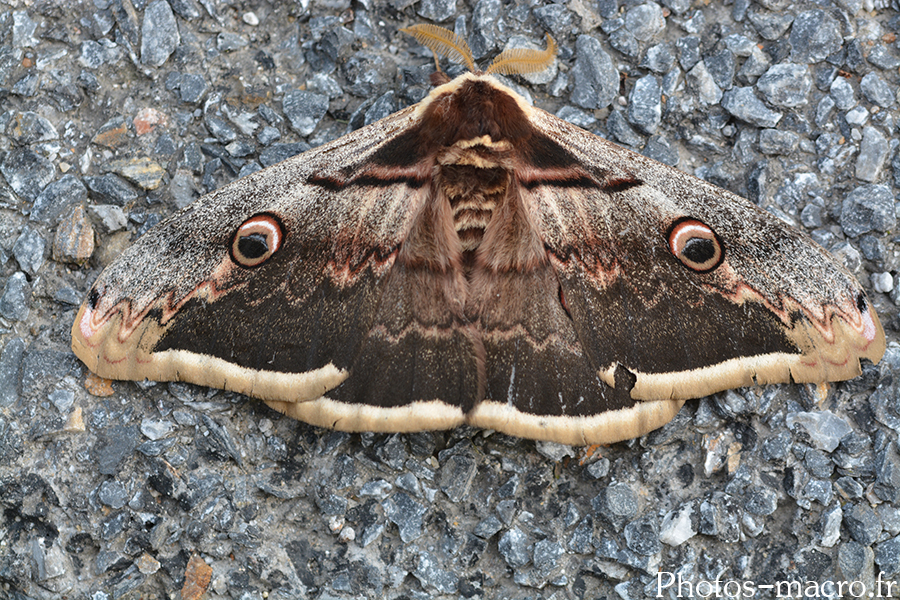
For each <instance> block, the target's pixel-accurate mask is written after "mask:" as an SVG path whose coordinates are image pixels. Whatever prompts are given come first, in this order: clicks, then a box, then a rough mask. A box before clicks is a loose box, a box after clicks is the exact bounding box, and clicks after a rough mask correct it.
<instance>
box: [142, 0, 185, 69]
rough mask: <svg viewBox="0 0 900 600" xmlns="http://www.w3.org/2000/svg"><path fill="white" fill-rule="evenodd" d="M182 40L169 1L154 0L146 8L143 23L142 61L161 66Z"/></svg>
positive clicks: (152, 65)
mask: <svg viewBox="0 0 900 600" xmlns="http://www.w3.org/2000/svg"><path fill="white" fill-rule="evenodd" d="M180 42H181V37H180V36H179V35H178V23H177V22H176V21H175V15H174V14H173V13H172V8H171V7H170V6H169V3H168V2H166V1H165V0H153V2H151V3H150V4H149V5H147V8H146V9H144V21H143V23H142V24H141V63H142V64H145V65H149V66H151V67H161V66H162V65H163V64H164V63H165V62H166V60H168V58H169V55H171V54H172V53H173V52H174V51H175V48H176V47H177V46H178V44H179V43H180Z"/></svg>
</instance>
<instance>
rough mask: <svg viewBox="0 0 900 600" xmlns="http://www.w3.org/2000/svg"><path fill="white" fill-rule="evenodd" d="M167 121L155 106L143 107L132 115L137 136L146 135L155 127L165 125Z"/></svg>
mask: <svg viewBox="0 0 900 600" xmlns="http://www.w3.org/2000/svg"><path fill="white" fill-rule="evenodd" d="M168 122H169V119H168V117H166V115H165V114H164V113H161V112H160V111H158V110H156V109H155V108H150V107H147V108H143V109H141V110H140V111H139V112H138V114H136V115H135V116H134V132H135V133H136V134H137V135H138V136H142V135H146V134H148V133H150V132H151V131H153V130H154V129H156V127H157V126H158V125H159V126H162V127H165V126H166V125H167V124H168Z"/></svg>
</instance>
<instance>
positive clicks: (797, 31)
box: [789, 9, 844, 64]
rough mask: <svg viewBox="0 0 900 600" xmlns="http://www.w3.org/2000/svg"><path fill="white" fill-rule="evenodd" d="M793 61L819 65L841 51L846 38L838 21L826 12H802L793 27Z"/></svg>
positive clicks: (791, 38) (791, 35)
mask: <svg viewBox="0 0 900 600" xmlns="http://www.w3.org/2000/svg"><path fill="white" fill-rule="evenodd" d="M789 39H790V42H791V60H793V61H794V62H797V63H804V64H808V63H817V62H821V61H823V60H825V59H826V58H827V57H828V56H829V55H831V54H834V53H835V52H837V51H838V50H840V49H841V46H842V45H843V42H844V38H843V36H842V35H841V27H840V25H839V24H838V22H837V20H836V19H835V18H834V17H832V16H831V15H830V14H828V13H826V12H825V11H824V10H820V9H816V10H809V11H806V12H802V13H800V14H799V15H797V17H796V18H795V19H794V23H793V25H792V26H791V34H790V37H789Z"/></svg>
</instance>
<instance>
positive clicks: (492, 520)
mask: <svg viewBox="0 0 900 600" xmlns="http://www.w3.org/2000/svg"><path fill="white" fill-rule="evenodd" d="M501 529H503V523H501V522H500V519H498V518H497V517H495V516H494V515H491V516H489V517H487V518H486V519H483V520H481V521H479V523H478V524H477V525H476V526H475V529H474V531H473V533H474V534H475V535H477V536H478V537H480V538H482V539H485V540H487V539H490V538H491V537H493V536H494V534H496V533H497V532H498V531H500V530H501Z"/></svg>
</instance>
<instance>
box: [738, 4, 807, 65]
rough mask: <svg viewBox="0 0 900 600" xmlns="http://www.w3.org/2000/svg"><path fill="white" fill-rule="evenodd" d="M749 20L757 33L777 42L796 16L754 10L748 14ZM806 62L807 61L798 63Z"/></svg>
mask: <svg viewBox="0 0 900 600" xmlns="http://www.w3.org/2000/svg"><path fill="white" fill-rule="evenodd" d="M747 19H748V20H749V21H750V23H752V24H753V28H754V29H756V32H757V33H758V34H759V35H760V36H762V38H763V39H766V40H777V39H779V38H780V37H782V36H783V35H784V33H785V32H786V31H787V30H788V28H789V27H790V26H791V23H793V22H794V15H792V14H790V13H787V12H785V13H774V12H769V11H767V10H752V11H749V12H748V13H747ZM798 62H805V61H798Z"/></svg>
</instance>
